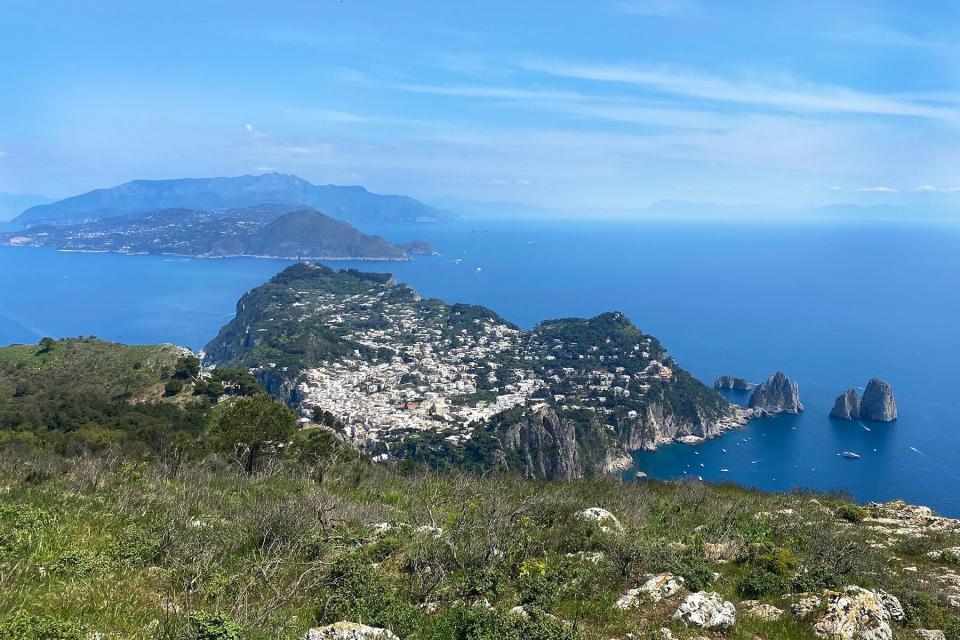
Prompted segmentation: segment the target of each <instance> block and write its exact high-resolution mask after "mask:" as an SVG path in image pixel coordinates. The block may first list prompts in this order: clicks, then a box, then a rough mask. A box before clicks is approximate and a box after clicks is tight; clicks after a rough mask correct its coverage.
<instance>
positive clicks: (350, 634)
mask: <svg viewBox="0 0 960 640" xmlns="http://www.w3.org/2000/svg"><path fill="white" fill-rule="evenodd" d="M300 640H400V638H398V637H397V635H396V634H395V633H393V632H392V631H390V630H388V629H380V628H379V627H368V626H367V625H365V624H357V623H356V622H337V623H336V624H331V625H329V626H326V627H318V628H315V629H310V631H308V632H307V633H306V635H304V636H303V637H302V638H301V639H300Z"/></svg>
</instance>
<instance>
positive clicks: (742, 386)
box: [713, 376, 753, 391]
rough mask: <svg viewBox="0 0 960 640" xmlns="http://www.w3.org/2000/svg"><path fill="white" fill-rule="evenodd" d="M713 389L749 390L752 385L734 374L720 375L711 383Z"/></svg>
mask: <svg viewBox="0 0 960 640" xmlns="http://www.w3.org/2000/svg"><path fill="white" fill-rule="evenodd" d="M713 388H714V389H735V390H737V391H749V390H750V389H753V385H752V384H751V383H750V382H747V381H746V380H744V379H743V378H737V377H736V376H720V377H719V378H717V379H716V380H715V381H714V383H713Z"/></svg>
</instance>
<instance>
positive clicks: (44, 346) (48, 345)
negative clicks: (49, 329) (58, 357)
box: [37, 337, 57, 353]
mask: <svg viewBox="0 0 960 640" xmlns="http://www.w3.org/2000/svg"><path fill="white" fill-rule="evenodd" d="M55 344H57V341H56V340H54V339H53V338H50V337H46V338H43V339H42V340H40V350H39V351H37V353H50V351H52V350H53V346H54V345H55Z"/></svg>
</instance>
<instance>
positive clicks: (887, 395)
mask: <svg viewBox="0 0 960 640" xmlns="http://www.w3.org/2000/svg"><path fill="white" fill-rule="evenodd" d="M860 417H861V418H863V419H864V420H875V421H877V422H893V421H894V420H896V419H897V403H896V401H895V400H894V399H893V387H891V386H890V383H889V382H884V381H883V380H878V379H877V378H870V382H868V383H867V388H866V389H864V390H863V399H862V400H861V401H860Z"/></svg>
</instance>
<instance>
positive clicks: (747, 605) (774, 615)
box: [740, 600, 783, 622]
mask: <svg viewBox="0 0 960 640" xmlns="http://www.w3.org/2000/svg"><path fill="white" fill-rule="evenodd" d="M740 606H741V607H743V608H744V609H745V610H746V612H747V614H748V615H751V616H753V617H754V618H758V619H760V620H764V621H766V622H772V621H775V620H779V619H780V618H782V617H783V609H780V608H778V607H775V606H773V605H772V604H764V603H762V602H757V601H756V600H744V601H743V602H741V603H740Z"/></svg>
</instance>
